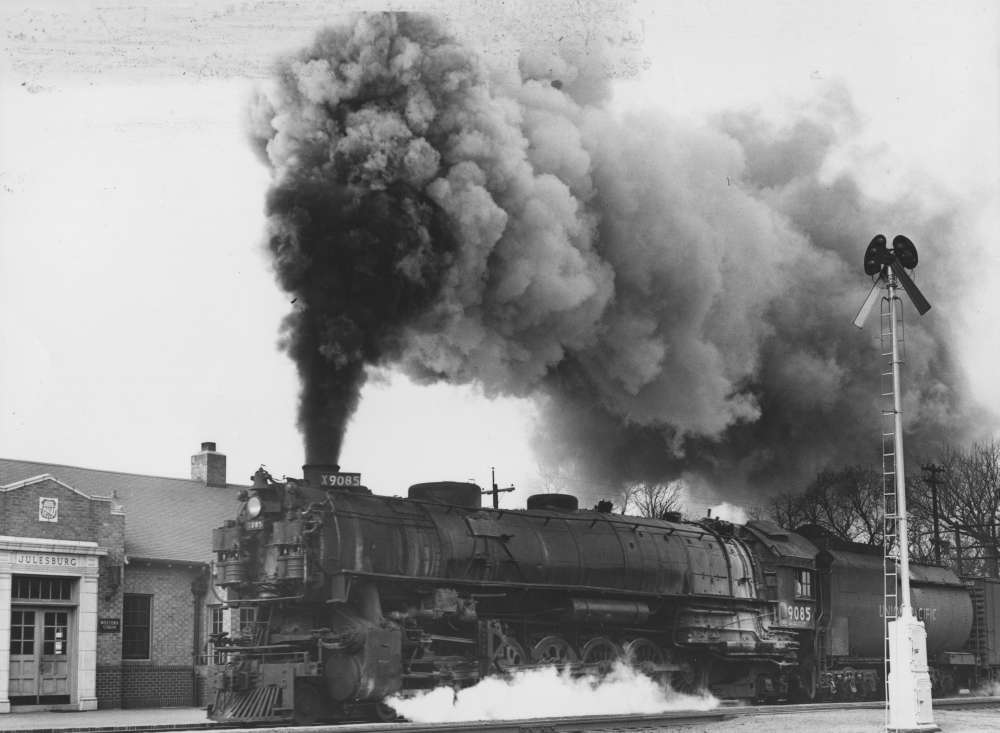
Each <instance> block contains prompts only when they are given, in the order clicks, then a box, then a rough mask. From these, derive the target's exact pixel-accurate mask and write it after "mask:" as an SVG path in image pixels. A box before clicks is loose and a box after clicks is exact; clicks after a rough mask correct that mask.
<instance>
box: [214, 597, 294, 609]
mask: <svg viewBox="0 0 1000 733" xmlns="http://www.w3.org/2000/svg"><path fill="white" fill-rule="evenodd" d="M303 598H305V596H304V595H303V594H301V593H300V594H299V595H297V596H277V597H274V598H237V599H233V600H229V601H225V602H223V604H222V607H223V608H239V607H240V606H253V605H257V604H259V603H276V602H279V601H301V600H302V599H303Z"/></svg>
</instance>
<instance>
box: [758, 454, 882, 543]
mask: <svg viewBox="0 0 1000 733" xmlns="http://www.w3.org/2000/svg"><path fill="white" fill-rule="evenodd" d="M765 511H766V513H767V514H768V515H769V517H770V518H771V519H773V520H774V521H775V522H777V523H778V524H779V525H781V526H782V527H787V528H789V529H794V528H796V527H799V526H801V525H803V524H816V525H819V526H820V527H823V528H824V529H825V530H827V531H828V532H830V533H831V534H832V535H833V536H835V537H839V538H840V539H842V540H846V541H848V542H862V543H864V544H869V545H877V544H880V543H881V542H882V476H881V474H879V473H878V472H877V471H875V470H874V469H872V468H869V467H866V466H848V467H845V468H841V469H837V470H825V471H820V472H819V473H818V474H816V478H815V479H813V481H812V482H811V483H810V484H809V486H808V487H806V489H805V491H803V492H801V493H795V492H791V491H786V492H783V493H781V494H778V495H776V496H774V497H772V499H771V501H770V503H769V504H768V505H767V507H766V510H765Z"/></svg>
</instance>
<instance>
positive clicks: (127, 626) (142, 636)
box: [122, 593, 153, 659]
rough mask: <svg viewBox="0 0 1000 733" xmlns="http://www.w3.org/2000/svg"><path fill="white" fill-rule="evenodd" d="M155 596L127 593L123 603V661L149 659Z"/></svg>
mask: <svg viewBox="0 0 1000 733" xmlns="http://www.w3.org/2000/svg"><path fill="white" fill-rule="evenodd" d="M152 618H153V596H150V595H145V594H140V593H126V594H125V598H124V600H123V603H122V659H149V637H150V633H149V632H150V630H151V627H152Z"/></svg>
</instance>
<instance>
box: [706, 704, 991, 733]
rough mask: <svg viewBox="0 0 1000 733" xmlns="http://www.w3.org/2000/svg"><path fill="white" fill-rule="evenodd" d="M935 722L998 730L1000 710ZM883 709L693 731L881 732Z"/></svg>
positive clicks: (969, 730) (961, 729) (941, 714)
mask: <svg viewBox="0 0 1000 733" xmlns="http://www.w3.org/2000/svg"><path fill="white" fill-rule="evenodd" d="M934 722H935V723H937V725H938V726H939V727H940V728H941V730H942V731H943V733H996V732H997V731H1000V711H997V710H996V709H995V708H994V709H976V708H971V709H965V710H935V711H934ZM884 725H885V712H884V711H883V710H831V711H824V712H815V713H791V714H786V715H754V716H748V717H743V718H735V719H733V720H726V721H723V722H721V723H713V724H711V725H708V726H702V727H699V728H693V729H691V730H698V731H703V733H730V731H733V732H735V731H739V733H785V731H787V732H788V733H799V732H800V731H810V732H811V733H881V731H884V730H885V727H884Z"/></svg>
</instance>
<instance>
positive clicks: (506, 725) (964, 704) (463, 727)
mask: <svg viewBox="0 0 1000 733" xmlns="http://www.w3.org/2000/svg"><path fill="white" fill-rule="evenodd" d="M884 705H885V703H884V701H882V700H871V701H862V702H839V703H835V702H829V703H810V704H797V705H729V704H723V705H720V706H719V707H717V708H715V709H714V710H707V711H676V712H669V713H657V714H651V715H591V716H572V717H561V718H531V719H524V720H501V721H492V720H491V721H472V722H461V723H405V722H404V723H347V724H341V725H314V726H292V725H285V726H281V725H278V726H272V727H265V726H256V727H238V726H229V725H223V724H219V723H204V724H198V725H176V724H175V725H150V726H142V727H137V726H130V727H128V728H127V731H128V733H183V732H184V731H206V730H208V731H216V730H217V731H225V732H226V733H589V732H591V731H604V732H611V731H614V732H615V733H618V732H621V733H626V732H627V731H650V730H664V729H667V730H681V731H683V730H684V729H685V728H688V727H691V726H698V725H705V724H710V723H714V722H720V721H723V720H727V719H732V718H738V717H744V716H753V715H759V716H776V715H778V716H780V715H790V714H795V713H807V712H823V711H836V710H849V709H877V708H881V707H883V706H884ZM990 706H992V707H996V708H998V709H1000V697H960V698H941V699H936V700H934V708H935V709H936V710H937V709H942V710H943V709H957V708H974V707H990ZM79 730H83V729H79ZM86 730H87V732H88V733H119V732H121V733H124V731H125V730H126V729H125V728H121V727H108V728H97V729H95V728H87V729H86ZM73 731H74V729H73V728H60V729H59V730H58V733H73Z"/></svg>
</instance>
